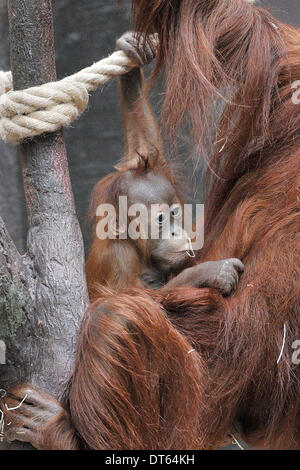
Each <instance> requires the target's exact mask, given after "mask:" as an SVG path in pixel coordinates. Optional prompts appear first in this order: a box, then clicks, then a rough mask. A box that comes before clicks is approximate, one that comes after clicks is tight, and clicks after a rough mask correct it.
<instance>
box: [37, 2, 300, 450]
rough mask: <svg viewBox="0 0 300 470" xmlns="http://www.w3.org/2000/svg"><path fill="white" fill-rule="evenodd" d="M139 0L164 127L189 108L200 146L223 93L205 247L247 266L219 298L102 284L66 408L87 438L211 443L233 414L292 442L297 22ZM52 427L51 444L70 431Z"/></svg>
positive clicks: (297, 293)
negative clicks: (154, 45) (155, 43)
mask: <svg viewBox="0 0 300 470" xmlns="http://www.w3.org/2000/svg"><path fill="white" fill-rule="evenodd" d="M134 4H135V7H136V17H137V25H138V29H139V31H141V32H146V33H147V32H153V31H157V32H158V34H159V38H160V50H159V56H158V68H160V67H161V66H165V67H166V71H167V86H166V99H165V106H164V112H165V116H166V118H167V123H168V127H169V130H170V132H171V135H174V132H175V130H176V129H177V128H178V125H179V124H180V122H181V121H182V119H183V117H184V116H185V115H188V116H189V118H190V119H191V122H192V124H193V136H194V138H195V139H196V141H197V142H198V143H200V144H201V145H202V148H204V144H206V145H207V144H208V142H207V136H208V135H211V129H215V127H211V126H212V123H213V122H214V121H213V120H214V118H215V116H216V114H215V112H214V110H213V107H212V103H213V102H214V101H215V99H216V98H218V97H220V95H225V99H226V101H225V103H224V105H225V109H224V112H223V114H222V118H221V119H220V120H219V121H218V122H217V123H215V125H216V132H215V135H213V138H212V142H217V143H216V145H213V144H212V145H211V148H212V151H211V153H210V154H209V155H208V156H207V159H209V168H210V170H212V171H210V170H209V172H208V176H209V178H208V188H209V196H208V199H207V201H208V202H207V205H206V214H207V219H206V220H207V224H206V245H205V249H204V251H203V253H202V257H201V261H203V260H205V259H210V260H211V259H222V258H227V257H238V258H241V259H242V260H243V261H244V263H245V266H246V269H245V272H244V275H243V278H242V280H241V282H240V284H239V287H238V290H237V292H236V294H235V295H234V296H233V297H230V298H227V299H224V298H222V297H221V295H220V294H218V293H217V292H216V291H212V290H210V289H190V288H180V289H177V290H176V291H172V292H170V293H169V294H168V295H167V296H166V297H165V298H163V297H161V296H160V295H159V293H156V292H154V291H150V292H149V291H148V292H147V291H142V290H138V289H137V290H134V291H132V292H128V293H126V294H118V295H115V294H113V293H110V292H103V293H102V296H103V298H102V300H101V301H99V302H97V303H96V304H94V305H93V306H92V307H91V310H90V312H89V314H88V315H87V318H86V320H85V324H84V327H83V330H82V335H81V338H80V342H79V356H78V360H77V367H76V371H75V374H74V377H73V381H72V386H71V392H70V411H71V416H72V419H73V421H74V424H75V427H76V429H77V430H78V432H79V433H80V435H81V437H82V439H83V441H84V442H85V443H86V446H87V447H89V448H94V449H95V448H96V449H107V448H114V449H120V448H122V449H124V448H131V449H133V448H134V449H138V448H149V449H153V448H160V449H163V448H165V449H169V448H181V447H183V448H195V447H196V448H202V449H204V448H215V447H216V446H218V445H219V444H220V443H221V442H222V441H223V439H224V437H225V436H226V434H227V433H228V431H229V430H230V428H231V426H232V423H233V422H234V421H235V420H239V421H240V422H241V424H242V426H243V430H244V433H245V437H246V439H247V440H248V442H249V443H250V444H252V445H256V446H257V447H263V448H268V447H269V448H273V449H279V448H288V449H293V448H299V447H300V394H299V380H300V370H299V366H297V365H294V364H293V363H292V360H291V358H292V352H293V350H292V348H291V345H292V343H293V341H294V340H297V339H300V328H299V318H300V302H299V299H300V282H299V281H300V276H299V274H300V235H299V228H300V211H299V204H300V203H299V199H300V113H299V106H296V105H295V104H293V103H292V100H291V95H292V89H291V82H292V81H293V80H297V79H300V54H299V49H300V33H299V30H297V29H295V28H292V27H289V26H285V25H283V24H281V23H278V22H277V21H276V20H275V19H274V18H273V17H272V16H271V15H270V14H269V13H267V12H266V11H265V10H263V9H260V8H256V7H253V6H250V5H249V4H247V3H246V1H245V0H235V1H233V0H210V1H208V0H135V1H134ZM273 23H274V24H276V25H277V26H278V29H276V27H274V24H273ZM224 143H225V146H224ZM223 146H224V148H223ZM216 175H217V176H216ZM199 261H200V260H199ZM284 324H286V328H287V340H286V345H285V347H284V350H283V355H282V358H281V360H280V362H279V364H277V359H278V356H279V353H280V350H281V346H282V341H283V328H284ZM192 347H195V349H196V351H194V352H192V353H190V354H188V352H189V350H190V349H191V348H192ZM52 432H53V426H52V428H50V430H49V429H48V430H47V429H46V433H45V436H46V438H47V435H48V436H49V434H51V433H52ZM61 436H62V437H61V439H60V436H59V435H57V436H56V437H57V438H56V443H53V442H52V444H51V448H55V447H61V446H62V443H63V447H64V448H68V445H69V446H71V444H70V443H69V444H68V442H67V440H66V439H65V437H64V435H63V433H61Z"/></svg>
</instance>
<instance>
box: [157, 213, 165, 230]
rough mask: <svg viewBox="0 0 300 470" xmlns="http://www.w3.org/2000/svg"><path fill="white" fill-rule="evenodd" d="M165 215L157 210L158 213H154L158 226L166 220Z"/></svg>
mask: <svg viewBox="0 0 300 470" xmlns="http://www.w3.org/2000/svg"><path fill="white" fill-rule="evenodd" d="M167 219H168V218H167V216H166V214H165V213H164V212H159V213H158V214H156V217H155V221H156V223H157V225H159V226H160V227H162V226H163V225H164V223H165V222H166V221H167Z"/></svg>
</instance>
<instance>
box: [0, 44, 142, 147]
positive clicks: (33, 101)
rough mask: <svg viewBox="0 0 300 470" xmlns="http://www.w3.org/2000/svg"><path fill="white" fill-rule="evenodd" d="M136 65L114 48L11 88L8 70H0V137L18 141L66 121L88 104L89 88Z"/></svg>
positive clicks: (52, 129)
mask: <svg viewBox="0 0 300 470" xmlns="http://www.w3.org/2000/svg"><path fill="white" fill-rule="evenodd" d="M136 66H137V64H136V63H135V62H134V60H133V59H131V58H129V57H128V56H127V55H126V54H125V53H124V52H123V51H116V52H114V53H113V54H112V55H111V56H110V57H108V58H106V59H103V60H100V61H99V62H96V63H95V64H93V65H92V66H91V67H87V68H85V69H83V70H81V71H80V72H77V73H75V74H74V75H71V76H70V77H66V78H64V79H62V80H60V81H58V82H51V83H45V84H44V85H41V86H37V87H32V88H28V89H26V90H22V91H12V77H11V73H10V72H0V94H1V92H2V95H1V96H0V116H1V121H0V137H1V138H2V139H3V140H5V141H8V142H13V143H18V142H21V141H22V140H24V139H26V138H30V137H35V136H37V135H40V134H42V133H44V132H54V131H56V130H57V129H59V128H61V127H63V126H67V125H69V124H70V123H71V122H72V121H74V119H76V118H77V117H78V116H79V115H80V114H81V113H82V112H83V111H84V110H85V108H86V107H87V104H88V100H89V92H90V91H93V90H96V89H97V88H98V87H99V86H101V85H103V84H105V83H106V82H108V81H109V80H111V79H112V78H114V77H117V76H119V75H123V74H125V73H127V72H129V71H130V70H131V69H132V68H134V67H136ZM9 90H11V91H9Z"/></svg>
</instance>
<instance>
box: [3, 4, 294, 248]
mask: <svg viewBox="0 0 300 470" xmlns="http://www.w3.org/2000/svg"><path fill="white" fill-rule="evenodd" d="M260 4H262V5H263V6H266V7H270V8H271V10H272V11H273V13H274V15H275V16H277V17H278V18H280V19H282V20H284V21H286V22H290V23H292V24H295V25H298V26H300V2H299V0H266V1H262V2H260ZM53 10H54V24H55V39H56V58H57V73H58V78H63V77H65V76H67V75H70V74H72V73H74V72H75V71H76V70H80V69H81V68H83V67H86V66H88V65H90V64H91V63H92V62H95V61H97V60H99V59H101V58H104V57H106V56H107V55H108V54H109V53H111V52H112V51H113V50H114V44H115V40H116V39H117V38H118V37H119V36H120V35H121V34H122V33H123V32H124V31H126V30H127V29H129V28H130V16H131V15H130V14H131V9H130V1H129V0H122V2H117V0H85V1H84V2H83V1H82V0H53ZM4 69H9V47H8V27H7V15H6V0H0V70H4ZM162 99H163V96H162V92H161V90H160V89H158V90H155V92H154V94H153V100H152V101H153V105H154V107H155V108H156V109H157V110H159V108H160V103H161V101H162ZM65 136H66V143H67V149H68V158H69V165H70V173H71V179H72V185H73V190H74V196H75V201H76V208H77V213H78V217H79V220H80V223H81V226H82V230H83V234H84V238H85V242H86V247H87V248H88V245H89V239H90V237H89V230H88V227H87V224H86V220H85V214H86V211H87V207H88V201H89V197H90V194H91V190H92V188H93V186H94V185H95V183H96V182H97V181H98V180H99V179H100V178H102V177H103V176H104V175H106V174H107V173H109V172H110V171H111V170H112V167H113V165H114V164H115V163H116V162H117V161H118V159H119V158H120V157H121V155H122V151H123V129H122V120H121V113H120V107H119V98H118V92H117V83H116V81H114V82H110V83H109V84H108V85H106V86H105V87H104V88H103V89H102V90H100V91H97V92H96V93H94V94H93V95H92V96H91V100H90V105H89V109H88V110H87V111H86V112H85V114H84V115H83V116H82V117H81V118H80V119H79V120H78V121H77V122H75V123H73V124H72V126H71V127H70V128H68V129H67V130H66V131H65ZM186 141H187V139H186V138H185V137H184V136H183V137H182V143H183V144H185V143H186ZM0 154H1V159H0V168H1V169H0V211H1V212H0V213H1V215H2V216H3V217H4V219H5V220H6V222H7V224H8V226H9V228H10V231H11V233H12V236H13V237H14V238H15V240H16V242H17V244H18V246H19V247H20V249H22V247H23V246H24V239H25V232H26V217H25V208H24V200H23V193H22V184H21V174H20V168H19V161H18V156H17V151H16V150H14V151H11V149H8V147H7V146H4V145H3V144H2V143H0ZM190 166H191V165H187V168H186V171H187V173H189V167H190ZM187 177H189V178H190V179H191V184H190V186H193V187H194V195H195V198H196V199H197V198H198V199H199V198H200V193H201V191H199V188H200V189H201V183H200V180H201V175H199V172H198V173H196V177H195V176H194V177H192V175H191V172H190V173H189V174H188V175H187ZM195 179H196V180H197V184H196V182H195Z"/></svg>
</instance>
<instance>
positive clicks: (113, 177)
mask: <svg viewBox="0 0 300 470" xmlns="http://www.w3.org/2000/svg"><path fill="white" fill-rule="evenodd" d="M123 42H124V39H123ZM119 46H120V47H122V42H121V43H119ZM128 49H129V45H128V42H126V52H127V54H128V52H129V50H128ZM120 95H121V103H122V111H123V118H124V126H125V139H126V152H125V156H124V158H123V160H122V162H121V163H120V164H119V165H118V166H117V167H116V168H117V170H118V171H117V172H114V173H111V174H109V175H108V176H106V177H105V178H104V179H102V180H101V181H99V182H98V184H97V185H96V187H95V189H94V193H93V197H92V202H91V211H92V215H94V214H95V213H96V209H97V215H100V212H101V216H102V218H100V217H99V221H98V225H97V227H98V228H97V230H96V236H95V238H94V241H93V244H92V248H91V251H90V254H89V257H88V260H87V264H86V273H87V281H88V288H89V294H90V299H91V301H94V300H96V299H97V298H98V297H99V295H101V287H103V286H105V287H109V288H112V289H114V290H117V291H121V290H123V289H126V288H128V287H149V288H161V289H162V291H167V290H168V289H169V288H173V287H179V286H190V287H216V288H217V289H219V290H220V291H221V292H222V294H224V295H229V294H230V293H231V292H233V291H234V290H235V289H236V287H237V283H238V279H239V273H241V272H242V271H243V264H242V263H241V261H239V260H238V259H227V260H221V261H209V262H206V263H202V264H198V265H195V266H192V264H193V263H192V261H193V256H194V253H193V250H192V248H191V246H192V245H191V239H190V238H189V234H188V233H187V232H186V231H185V230H183V228H182V222H183V204H184V203H183V197H182V190H181V185H180V182H179V179H178V177H177V176H176V175H175V172H174V170H173V168H172V166H171V164H170V163H167V162H166V161H165V159H164V156H163V151H162V139H161V135H160V130H159V127H158V125H157V122H156V120H155V117H154V114H153V112H152V109H151V106H150V104H149V101H148V97H147V91H146V87H145V84H144V78H143V73H142V71H141V70H140V69H139V68H136V69H134V70H133V71H131V72H129V73H128V74H126V75H123V76H122V77H121V79H120ZM120 197H121V198H126V202H127V204H128V207H129V208H130V207H131V208H133V207H137V206H136V205H138V206H139V208H142V209H144V212H143V214H144V215H145V217H144V219H143V218H142V220H144V225H143V224H140V227H139V230H140V235H142V232H143V233H144V234H145V233H147V234H148V235H147V236H145V237H142V236H140V237H139V238H137V237H134V239H133V237H132V236H131V234H130V233H129V231H128V226H130V223H131V222H132V221H133V215H132V214H131V215H130V210H129V212H128V215H127V205H126V211H125V216H124V214H123V220H122V221H121V215H120V213H119V211H118V207H119V201H120ZM108 204H110V205H111V206H113V207H114V209H115V211H116V217H115V219H114V220H112V218H111V219H109V217H108V216H107V217H105V218H103V216H104V212H105V210H104V209H105V208H106V207H107V205H108ZM101 207H102V211H101ZM126 219H127V220H126ZM106 223H107V226H108V230H107V232H106V234H105V237H103V233H104V231H103V229H104V226H105V225H106ZM153 229H154V230H155V229H156V234H157V236H156V237H151V235H150V234H151V233H153ZM99 232H101V234H99ZM98 235H99V236H98ZM109 235H110V236H109Z"/></svg>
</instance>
